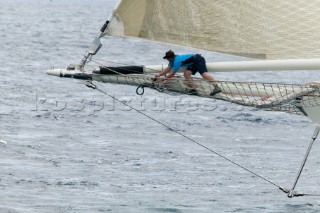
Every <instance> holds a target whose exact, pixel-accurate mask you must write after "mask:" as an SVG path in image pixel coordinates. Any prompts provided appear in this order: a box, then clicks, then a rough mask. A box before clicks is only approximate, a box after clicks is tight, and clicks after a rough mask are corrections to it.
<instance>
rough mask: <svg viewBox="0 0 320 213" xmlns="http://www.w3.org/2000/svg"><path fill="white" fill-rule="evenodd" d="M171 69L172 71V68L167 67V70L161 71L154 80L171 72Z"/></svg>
mask: <svg viewBox="0 0 320 213" xmlns="http://www.w3.org/2000/svg"><path fill="white" fill-rule="evenodd" d="M171 69H172V67H171V66H168V67H167V68H165V69H164V70H162V71H161V72H160V73H159V74H157V75H156V78H159V77H160V76H162V75H165V74H167V73H168V72H170V71H171ZM170 74H171V73H170ZM170 74H169V75H170ZM173 75H174V74H173ZM173 75H172V76H173Z"/></svg>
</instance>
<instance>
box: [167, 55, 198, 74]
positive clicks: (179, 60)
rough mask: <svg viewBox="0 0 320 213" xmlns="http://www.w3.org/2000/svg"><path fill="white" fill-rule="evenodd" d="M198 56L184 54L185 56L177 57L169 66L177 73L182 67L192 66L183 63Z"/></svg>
mask: <svg viewBox="0 0 320 213" xmlns="http://www.w3.org/2000/svg"><path fill="white" fill-rule="evenodd" d="M195 55H196V54H184V55H176V56H175V57H174V59H173V61H172V62H169V64H168V66H170V67H172V71H173V72H177V71H178V70H179V69H180V68H181V67H182V66H186V67H187V66H190V65H192V63H191V64H184V65H182V62H183V61H185V60H187V59H189V58H191V57H192V56H195Z"/></svg>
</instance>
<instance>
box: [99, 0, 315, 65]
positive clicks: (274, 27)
mask: <svg viewBox="0 0 320 213" xmlns="http://www.w3.org/2000/svg"><path fill="white" fill-rule="evenodd" d="M319 8H320V1H318V0H310V1H305V0H291V1H283V0H268V1H266V0H254V1H252V0H121V1H120V2H119V4H118V6H117V8H116V9H115V11H114V13H113V17H112V18H111V20H110V24H109V27H108V28H107V30H106V32H105V34H106V35H111V36H126V37H137V38H143V39H148V40H153V41H159V42H166V43H171V44H178V45H182V46H187V47H193V48H199V49H204V50H210V51H217V52H223V53H230V54H235V55H243V56H251V57H256V58H266V59H295V58H318V57H320V39H319V38H320V31H319V29H320V10H319Z"/></svg>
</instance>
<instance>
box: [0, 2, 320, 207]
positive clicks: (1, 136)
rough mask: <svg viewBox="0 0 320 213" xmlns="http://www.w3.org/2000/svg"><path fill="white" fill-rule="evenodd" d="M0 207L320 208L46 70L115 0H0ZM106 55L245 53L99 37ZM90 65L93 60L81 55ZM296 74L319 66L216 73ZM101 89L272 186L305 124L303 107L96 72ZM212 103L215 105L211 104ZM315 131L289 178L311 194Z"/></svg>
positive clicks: (90, 34) (152, 57)
mask: <svg viewBox="0 0 320 213" xmlns="http://www.w3.org/2000/svg"><path fill="white" fill-rule="evenodd" d="M0 3H1V7H0V44H1V45H0V73H1V78H0V213H9V212H10V213H18V212H19V213H47V212H48V213H51V212H54V213H55V212H57V213H78V212H83V213H84V212H93V213H95V212H120V213H121V212H136V213H142V212H160V213H162V212H170V213H173V212H174V213H180V212H181V213H184V212H192V213H193V212H200V213H204V212H206V213H207V212H208V213H209V212H319V211H320V200H319V197H315V196H306V197H298V198H293V199H289V198H287V196H286V194H284V193H283V192H281V191H280V190H279V189H278V188H277V187H275V186H274V185H272V184H270V183H268V182H266V181H264V180H262V179H260V178H258V177H256V176H254V175H253V174H251V173H248V172H246V171H244V170H243V169H241V168H239V167H237V166H235V165H234V164H231V163H230V162H228V161H226V160H224V159H223V158H221V157H219V156H217V155H215V154H213V153H211V152H209V151H207V150H206V149H204V148H202V147H200V146H199V145H197V144H195V143H192V142H190V141H188V140H186V139H185V138H183V137H181V136H180V135H178V134H176V133H175V132H173V131H171V130H170V129H167V128H164V127H163V126H160V125H159V124H157V123H155V122H153V121H151V120H150V119H148V118H146V117H144V116H142V115H140V114H138V113H136V112H134V111H133V110H130V109H129V108H128V107H124V106H122V105H121V104H119V103H116V102H113V101H112V100H111V99H110V98H108V97H106V96H105V95H104V94H102V93H99V92H98V91H94V90H92V89H89V88H87V87H86V86H85V85H84V83H83V82H82V81H78V80H71V79H62V78H56V77H52V76H48V75H47V74H46V70H48V69H50V68H51V67H56V68H64V67H66V66H68V65H69V64H72V63H79V62H80V61H81V59H82V57H83V55H84V53H85V52H86V51H87V49H88V47H89V45H90V43H91V42H92V40H93V39H94V37H95V36H96V35H97V34H98V33H99V30H100V27H101V26H102V25H103V23H104V22H105V20H106V19H107V18H108V16H109V15H110V13H111V12H112V10H113V8H114V5H115V4H116V1H115V0H110V1H108V0H68V1H65V0H51V1H50V0H0ZM103 45H104V47H103V48H102V49H101V50H100V52H99V54H98V55H97V56H96V57H95V58H94V59H95V60H99V61H100V62H101V63H102V64H104V65H115V64H114V63H117V64H116V65H118V64H120V65H123V64H131V65H140V64H162V63H165V61H164V60H163V59H162V56H163V53H164V52H165V51H167V50H169V49H172V50H175V51H176V52H177V53H190V52H191V53H193V52H200V53H201V54H202V55H204V56H205V57H206V59H207V61H210V62H215V61H234V60H244V58H240V57H235V56H230V55H224V54H218V53H212V52H206V51H199V50H194V49H187V48H182V47H176V46H170V45H164V44H157V43H151V42H147V41H140V40H130V39H126V38H105V39H103ZM91 65H94V63H91ZM214 76H215V78H216V79H218V80H230V81H259V82H286V83H304V82H308V81H313V80H319V79H320V72H302V71H299V72H262V73H249V72H243V73H216V74H214ZM97 85H98V86H99V88H100V89H102V90H104V91H106V92H107V93H108V94H112V95H114V96H115V97H117V98H119V99H121V100H125V101H127V102H128V103H129V104H130V105H131V106H133V107H136V108H137V109H139V110H142V111H143V112H144V113H146V114H148V115H150V116H152V117H154V118H155V119H158V120H159V121H161V122H163V123H165V124H167V125H169V126H170V127H172V128H174V129H176V130H177V131H179V132H181V133H183V134H185V135H187V136H188V137H190V138H192V139H193V140H195V141H197V142H198V143H201V144H203V145H204V146H207V147H209V148H210V149H212V150H214V151H215V152H217V153H219V154H221V155H223V156H225V157H227V158H230V159H231V160H233V161H235V162H237V163H239V164H241V165H243V166H245V167H246V168H248V169H250V170H252V171H254V172H256V173H258V174H259V175H261V176H263V177H265V178H267V179H269V180H270V181H272V182H274V183H276V184H277V185H280V186H285V187H288V188H290V187H291V186H292V185H293V182H294V178H295V176H296V173H297V171H298V169H299V167H300V163H301V161H302V159H303V157H304V154H305V151H306V149H307V147H308V144H309V141H310V136H311V135H312V133H313V130H314V128H315V124H314V123H312V122H311V121H310V120H309V119H308V118H306V117H302V116H298V115H290V114H286V113H282V112H264V111H257V110H253V109H251V108H243V107H239V106H236V105H233V104H229V103H225V102H221V101H216V102H213V103H211V104H213V105H211V108H209V109H208V108H207V107H206V106H205V105H206V102H205V101H206V100H204V99H201V98H196V97H188V96H169V95H165V94H162V93H159V92H157V91H153V90H150V89H146V91H145V94H144V96H142V97H140V96H138V95H136V94H135V90H136V88H135V87H130V86H120V85H109V84H101V83H97ZM212 106H214V107H212ZM319 142H320V141H317V142H316V143H315V146H314V148H313V150H312V152H311V155H310V158H309V160H308V162H307V165H306V168H305V170H304V172H303V174H302V177H301V179H300V180H299V183H298V185H297V190H298V191H300V192H305V193H315V194H320V168H319V167H320V158H319V153H320V143H319Z"/></svg>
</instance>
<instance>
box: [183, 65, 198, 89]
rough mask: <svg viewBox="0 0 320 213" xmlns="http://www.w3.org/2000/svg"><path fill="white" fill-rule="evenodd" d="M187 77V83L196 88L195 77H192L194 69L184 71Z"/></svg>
mask: <svg viewBox="0 0 320 213" xmlns="http://www.w3.org/2000/svg"><path fill="white" fill-rule="evenodd" d="M183 75H184V77H185V79H186V80H187V84H188V87H190V88H192V89H195V88H196V87H195V85H194V84H193V82H192V81H193V78H192V77H191V75H192V71H190V70H186V71H185V72H184V73H183Z"/></svg>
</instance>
